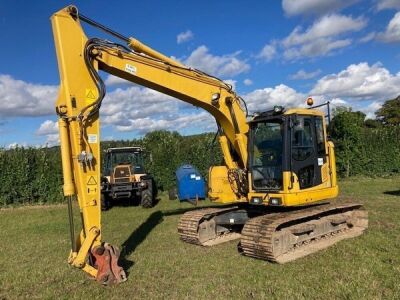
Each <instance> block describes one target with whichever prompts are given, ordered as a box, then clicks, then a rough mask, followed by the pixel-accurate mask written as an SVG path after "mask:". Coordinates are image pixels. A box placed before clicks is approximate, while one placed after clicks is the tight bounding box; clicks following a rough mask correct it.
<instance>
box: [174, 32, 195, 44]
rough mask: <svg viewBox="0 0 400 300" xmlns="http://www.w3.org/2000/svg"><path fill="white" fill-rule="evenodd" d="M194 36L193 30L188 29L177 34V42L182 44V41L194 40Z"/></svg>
mask: <svg viewBox="0 0 400 300" xmlns="http://www.w3.org/2000/svg"><path fill="white" fill-rule="evenodd" d="M193 37H194V35H193V32H192V31H190V30H186V31H184V32H181V33H179V34H178V35H177V36H176V42H177V43H178V44H182V43H185V42H188V41H190V40H192V39H193Z"/></svg>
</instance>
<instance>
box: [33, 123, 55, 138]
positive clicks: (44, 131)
mask: <svg viewBox="0 0 400 300" xmlns="http://www.w3.org/2000/svg"><path fill="white" fill-rule="evenodd" d="M55 133H58V122H53V121H51V120H46V121H44V122H43V123H42V124H40V127H39V129H38V130H37V131H36V134H37V135H48V134H55Z"/></svg>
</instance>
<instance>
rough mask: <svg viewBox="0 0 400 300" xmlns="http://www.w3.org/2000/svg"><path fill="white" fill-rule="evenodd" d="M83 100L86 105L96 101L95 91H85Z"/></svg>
mask: <svg viewBox="0 0 400 300" xmlns="http://www.w3.org/2000/svg"><path fill="white" fill-rule="evenodd" d="M85 100H86V103H88V104H90V103H93V102H94V101H95V100H96V91H95V90H94V89H86V93H85Z"/></svg>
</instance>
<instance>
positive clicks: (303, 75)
mask: <svg viewBox="0 0 400 300" xmlns="http://www.w3.org/2000/svg"><path fill="white" fill-rule="evenodd" d="M319 74H321V70H320V69H318V70H315V71H311V72H306V71H304V70H303V69H301V70H299V71H297V72H296V73H295V74H292V75H290V76H289V78H290V79H293V80H307V79H311V78H314V77H317V76H318V75H319Z"/></svg>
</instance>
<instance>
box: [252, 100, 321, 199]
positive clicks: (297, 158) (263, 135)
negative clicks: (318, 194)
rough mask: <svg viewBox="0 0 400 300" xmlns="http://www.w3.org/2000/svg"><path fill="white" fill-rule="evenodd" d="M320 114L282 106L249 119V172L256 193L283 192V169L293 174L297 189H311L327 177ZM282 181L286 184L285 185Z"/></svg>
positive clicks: (288, 185)
mask: <svg viewBox="0 0 400 300" xmlns="http://www.w3.org/2000/svg"><path fill="white" fill-rule="evenodd" d="M323 124H324V117H323V116H322V115H315V113H314V114H304V112H301V113H299V112H297V113H296V112H292V113H290V114H285V113H284V110H283V108H281V107H278V108H275V109H274V110H271V111H267V112H264V113H262V114H260V115H257V116H256V117H255V118H254V119H253V120H252V121H251V122H250V134H249V136H250V139H249V148H250V149H249V157H250V159H249V171H250V172H251V175H252V176H251V178H252V187H253V189H254V191H256V192H278V191H279V192H283V191H284V190H285V187H288V188H290V187H291V181H293V179H292V178H290V181H289V182H284V180H283V179H284V176H283V174H284V172H290V173H291V174H295V176H296V177H297V178H298V184H299V189H300V190H304V189H307V188H312V187H315V186H318V185H321V184H322V183H323V179H324V180H325V181H326V179H327V178H328V175H329V174H328V173H327V171H328V169H329V168H328V167H327V166H325V167H324V165H325V164H326V163H327V156H328V153H327V149H326V147H325V144H326V143H325V136H326V134H325V132H324V126H323ZM285 184H286V186H285Z"/></svg>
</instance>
